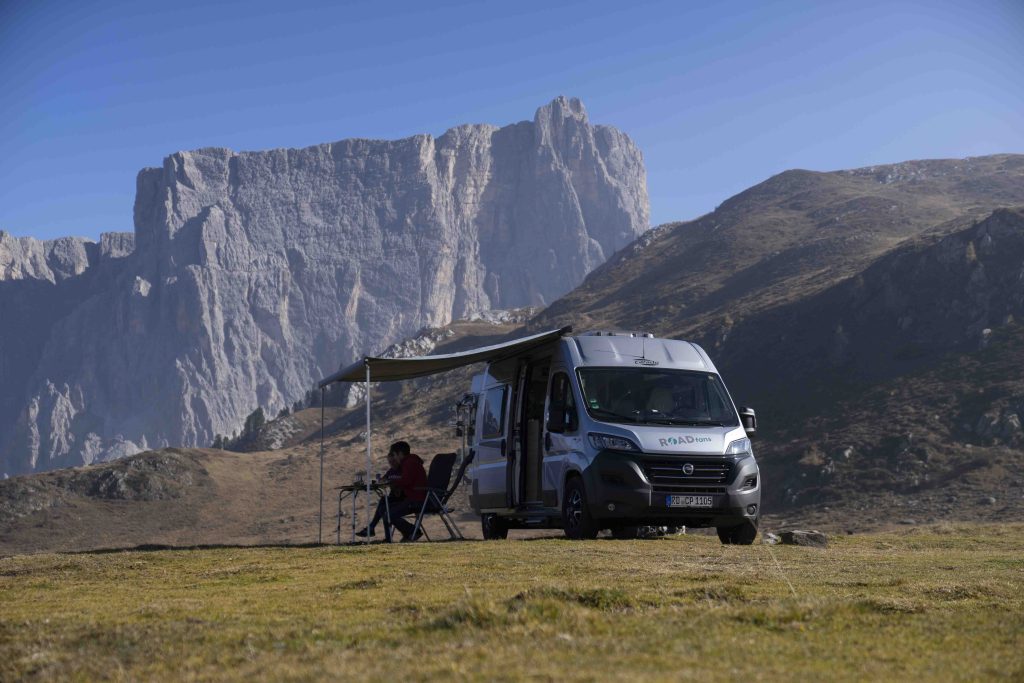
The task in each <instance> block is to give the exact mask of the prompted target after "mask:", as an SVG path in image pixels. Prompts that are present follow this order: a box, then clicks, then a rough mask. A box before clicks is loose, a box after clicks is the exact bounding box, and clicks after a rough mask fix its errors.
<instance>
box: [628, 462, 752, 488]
mask: <svg viewBox="0 0 1024 683" xmlns="http://www.w3.org/2000/svg"><path fill="white" fill-rule="evenodd" d="M687 464H690V465H693V472H692V473H691V474H685V473H684V471H683V467H684V466H685V465H687ZM643 467H644V476H646V477H647V481H649V482H651V485H652V486H653V487H654V490H655V491H658V492H664V493H722V492H724V491H725V485H726V484H727V483H728V482H729V475H730V474H731V473H732V463H731V462H722V461H712V462H709V461H700V460H696V459H694V460H687V459H684V458H678V459H674V460H657V461H655V460H652V461H648V462H645V463H644V465H643Z"/></svg>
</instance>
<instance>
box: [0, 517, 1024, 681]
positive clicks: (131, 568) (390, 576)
mask: <svg viewBox="0 0 1024 683" xmlns="http://www.w3.org/2000/svg"><path fill="white" fill-rule="evenodd" d="M1022 589H1024V525H1009V526H1003V527H995V526H989V527H976V526H942V527H933V528H921V529H914V530H910V531H906V532H901V533H898V534H874V535H858V536H846V537H840V538H836V539H834V542H833V544H832V546H831V547H830V548H829V549H827V550H820V549H812V548H801V547H792V546H775V547H770V546H765V545H754V546H750V547H723V546H721V545H719V543H718V540H717V538H714V537H709V536H681V537H676V538H671V539H663V540H656V541H612V540H598V541H592V542H579V543H574V542H568V541H564V540H561V539H541V540H532V541H501V542H465V543H438V544H425V543H419V544H415V545H395V546H384V545H374V546H370V547H324V548H218V549H201V550H161V551H150V552H147V551H131V552H116V553H94V554H80V555H34V556H16V557H8V558H3V559H0V679H2V680H5V681H6V680H19V679H61V680H67V679H72V680H74V679H81V680H92V679H98V678H110V679H124V680H140V679H146V680H150V679H163V680H182V679H232V680H243V679H244V680H248V679H264V680H308V679H319V678H324V679H339V678H341V679H352V678H364V679H390V680H409V679H416V680H422V679H428V680H440V679H444V678H454V679H457V680H462V679H497V680H513V679H524V678H533V679H541V680H547V679H552V680H555V679H558V680H608V679H613V680H623V679H633V680H687V679H695V680H736V679H740V678H741V677H742V678H746V679H759V680H789V679H801V680H826V679H847V680H854V679H856V680H883V679H888V680H893V679H905V680H913V679H919V678H924V679H931V680H958V679H959V680H980V679H991V678H1007V679H1016V680H1021V679H1022V678H1024V590H1022Z"/></svg>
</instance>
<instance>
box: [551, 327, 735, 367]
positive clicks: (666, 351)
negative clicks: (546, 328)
mask: <svg viewBox="0 0 1024 683" xmlns="http://www.w3.org/2000/svg"><path fill="white" fill-rule="evenodd" d="M568 339H569V340H570V344H571V347H575V349H576V352H577V353H578V354H579V358H578V362H579V364H580V365H604V366H609V365H613V366H614V365H621V366H630V367H634V366H650V367H659V368H670V369H677V370H696V371H703V372H717V370H716V369H715V366H714V364H713V363H712V362H711V359H710V358H708V355H707V354H706V353H704V350H703V349H702V348H700V347H699V346H697V345H696V344H694V343H692V342H688V341H681V340H678V339H652V338H649V337H646V336H635V337H634V336H626V335H601V336H597V335H579V336H575V337H569V338H568Z"/></svg>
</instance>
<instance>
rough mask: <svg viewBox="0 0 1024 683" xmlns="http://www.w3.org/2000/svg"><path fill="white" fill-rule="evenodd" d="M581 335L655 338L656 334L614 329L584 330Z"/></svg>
mask: <svg viewBox="0 0 1024 683" xmlns="http://www.w3.org/2000/svg"><path fill="white" fill-rule="evenodd" d="M580 336H581V337H633V338H636V339H638V338H640V337H643V338H645V339H654V335H653V334H651V333H650V332H615V331H613V330H591V331H590V332H584V333H583V334H581V335H580Z"/></svg>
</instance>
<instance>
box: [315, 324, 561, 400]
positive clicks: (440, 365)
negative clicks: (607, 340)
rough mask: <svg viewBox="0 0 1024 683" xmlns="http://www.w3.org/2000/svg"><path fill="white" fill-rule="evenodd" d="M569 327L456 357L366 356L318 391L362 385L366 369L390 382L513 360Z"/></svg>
mask: <svg viewBox="0 0 1024 683" xmlns="http://www.w3.org/2000/svg"><path fill="white" fill-rule="evenodd" d="M570 332H572V327H563V328H561V329H557V330H550V331H548V332H541V333H540V334H534V335H531V336H529V337H522V338H521V339H513V340H512V341H507V342H504V343H502V344H494V345H493V346H481V347H479V348H476V349H468V350H466V351H460V352H459V353H446V354H442V355H438V356H417V357H414V358H377V357H374V356H366V357H364V358H363V359H362V360H360V361H356V362H355V363H352V364H351V365H349V366H347V367H345V368H342V369H341V370H339V371H338V372H336V373H334V374H333V375H331V376H330V377H326V378H324V379H322V380H320V385H319V386H320V388H321V389H322V388H324V387H325V386H327V385H328V384H331V383H332V382H362V381H365V380H366V379H367V372H366V370H367V367H369V370H370V373H369V374H370V376H372V378H373V381H374V382H392V381H396V380H403V379H415V378H416V377H426V376H427V375H434V374H437V373H439V372H447V371H448V370H454V369H455V368H461V367H462V366H464V365H472V364H473V363H482V362H485V361H497V360H501V359H502V358H508V357H511V356H515V355H517V354H519V353H522V352H524V351H529V350H530V349H533V348H536V347H538V346H543V345H544V344H547V343H549V342H552V341H554V340H556V339H558V338H560V337H562V336H564V335H566V334H568V333H570Z"/></svg>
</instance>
